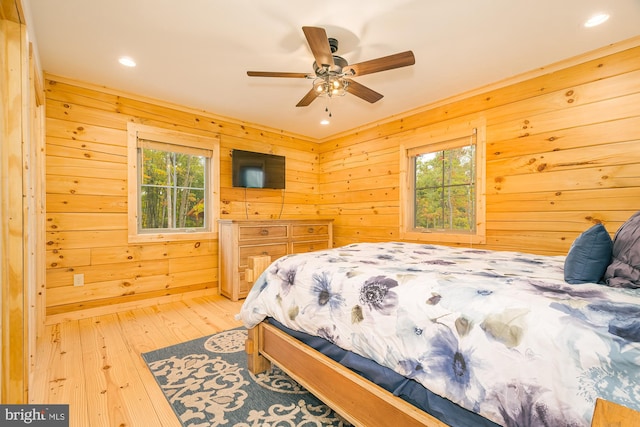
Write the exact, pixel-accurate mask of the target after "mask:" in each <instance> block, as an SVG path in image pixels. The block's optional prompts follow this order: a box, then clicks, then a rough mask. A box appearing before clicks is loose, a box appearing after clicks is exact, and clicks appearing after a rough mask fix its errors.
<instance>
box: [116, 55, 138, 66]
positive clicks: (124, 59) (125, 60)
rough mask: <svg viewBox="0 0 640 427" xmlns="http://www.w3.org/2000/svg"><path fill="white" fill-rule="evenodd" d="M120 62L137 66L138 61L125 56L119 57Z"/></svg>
mask: <svg viewBox="0 0 640 427" xmlns="http://www.w3.org/2000/svg"><path fill="white" fill-rule="evenodd" d="M118 62H119V63H121V64H122V65H124V66H125V67H135V66H136V61H134V60H133V59H131V58H129V57H128V56H123V57H121V58H120V59H118Z"/></svg>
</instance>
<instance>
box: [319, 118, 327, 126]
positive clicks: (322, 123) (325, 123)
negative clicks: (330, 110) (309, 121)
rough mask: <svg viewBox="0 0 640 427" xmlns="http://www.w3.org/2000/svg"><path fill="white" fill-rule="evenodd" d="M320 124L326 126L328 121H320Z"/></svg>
mask: <svg viewBox="0 0 640 427" xmlns="http://www.w3.org/2000/svg"><path fill="white" fill-rule="evenodd" d="M320 124H321V125H325V126H326V125H328V124H329V120H327V119H323V120H320Z"/></svg>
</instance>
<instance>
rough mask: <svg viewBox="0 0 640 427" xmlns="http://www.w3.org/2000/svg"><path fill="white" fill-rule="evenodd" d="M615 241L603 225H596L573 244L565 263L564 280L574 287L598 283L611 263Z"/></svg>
mask: <svg viewBox="0 0 640 427" xmlns="http://www.w3.org/2000/svg"><path fill="white" fill-rule="evenodd" d="M612 249H613V241H612V240H611V236H610V235H609V233H608V232H607V230H606V229H605V228H604V225H602V224H596V225H594V226H593V227H591V228H590V229H588V230H587V231H585V232H584V233H582V234H581V235H579V236H578V238H577V239H576V240H575V241H574V242H573V244H572V245H571V248H569V253H568V254H567V258H566V259H565V261H564V280H565V281H566V282H567V283H571V284H572V285H577V284H580V283H598V282H599V281H600V279H601V278H602V276H603V275H604V272H605V271H606V269H607V267H608V266H609V264H610V263H611V251H612Z"/></svg>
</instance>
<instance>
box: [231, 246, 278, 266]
mask: <svg viewBox="0 0 640 427" xmlns="http://www.w3.org/2000/svg"><path fill="white" fill-rule="evenodd" d="M286 254H287V243H274V244H270V245H251V246H241V247H240V260H239V261H240V262H239V264H240V270H241V271H243V270H245V269H246V268H247V267H248V266H249V257H250V256H257V255H269V256H270V257H271V261H275V260H276V259H277V258H280V257H282V256H285V255H286Z"/></svg>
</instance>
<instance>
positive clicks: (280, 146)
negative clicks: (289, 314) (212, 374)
mask: <svg viewBox="0 0 640 427" xmlns="http://www.w3.org/2000/svg"><path fill="white" fill-rule="evenodd" d="M45 90H46V97H47V100H46V105H47V108H46V160H47V166H46V173H47V174H46V191H47V202H46V228H47V237H46V249H47V251H46V252H47V258H46V267H47V270H46V271H47V277H46V278H47V293H46V300H47V304H46V306H47V315H48V321H57V320H60V319H61V318H65V317H68V316H73V317H76V318H77V317H80V316H82V315H83V311H81V310H84V309H91V311H89V313H92V314H95V313H99V312H105V311H112V310H113V309H114V308H113V305H114V304H116V305H119V306H120V308H122V307H123V306H135V305H137V304H142V303H143V300H144V303H148V301H158V300H159V299H165V300H166V299H174V298H181V297H182V296H183V295H184V294H185V293H187V292H190V293H191V294H192V295H193V293H194V292H195V293H207V292H217V281H218V256H217V255H218V241H217V240H208V241H186V242H185V241H183V242H175V243H149V244H129V243H128V242H127V157H126V152H127V132H126V127H127V123H128V122H135V123H143V124H146V125H150V126H156V127H162V128H167V129H172V130H178V131H183V132H187V133H193V134H199V135H204V136H214V135H220V141H221V150H220V157H221V165H220V168H221V175H220V186H221V208H220V218H223V219H236V218H245V217H248V218H253V219H268V218H278V217H282V218H314V217H317V206H315V202H316V200H317V198H318V194H319V193H318V186H317V183H318V177H317V174H318V155H317V153H316V150H317V148H318V145H317V143H315V142H311V141H308V140H305V139H304V138H300V137H296V136H291V135H284V134H282V133H278V132H276V131H273V130H268V129H264V128H259V127H257V126H251V125H248V124H246V123H242V122H238V121H232V120H229V119H223V118H219V117H216V116H213V115H207V114H205V113H202V112H199V111H192V110H189V109H186V108H182V107H177V106H173V105H168V104H166V103H163V102H160V101H154V100H149V99H144V98H141V97H136V96H133V95H127V94H124V93H120V92H118V91H115V90H108V89H104V88H100V87H94V86H91V85H87V84H83V83H79V82H73V81H68V80H66V79H63V78H60V77H56V76H46V82H45ZM233 148H239V149H244V150H253V151H260V152H268V153H274V154H279V155H284V156H286V158H287V165H286V166H287V171H286V172H287V183H286V186H287V190H286V191H285V192H283V191H281V190H255V189H253V190H251V189H249V190H247V191H245V190H244V189H234V188H231V157H230V152H231V149H233ZM74 274H84V278H85V285H84V286H81V287H74V286H73V275H74ZM79 310H80V311H79ZM84 313H86V312H84Z"/></svg>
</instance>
